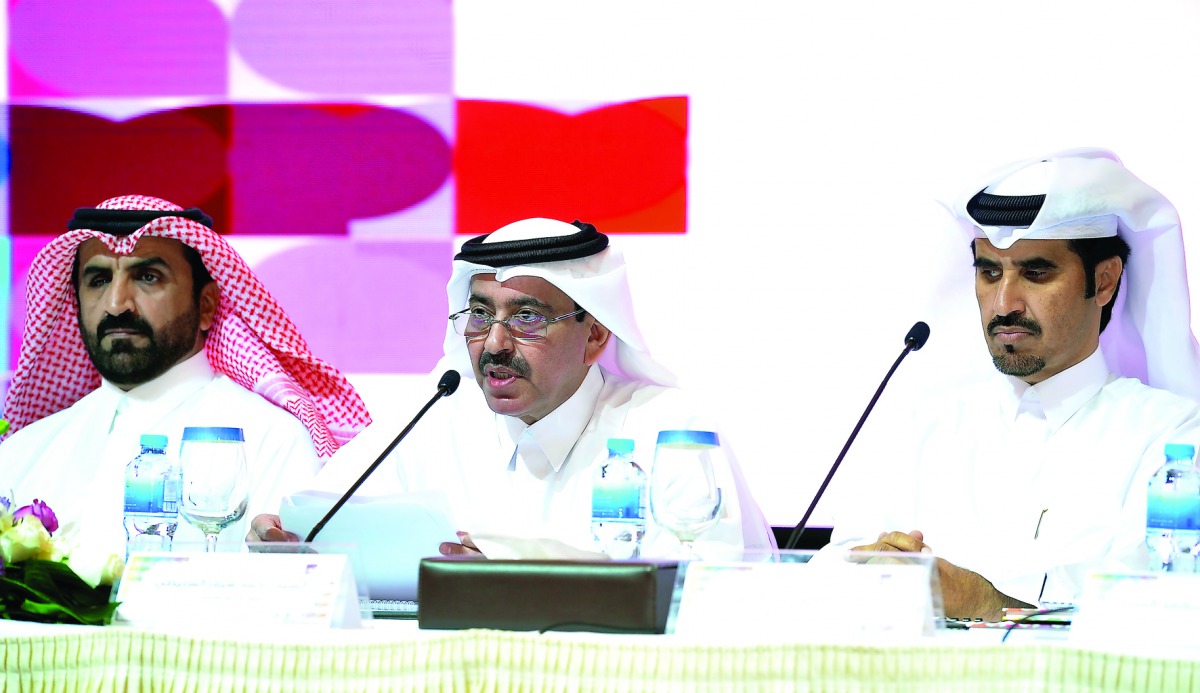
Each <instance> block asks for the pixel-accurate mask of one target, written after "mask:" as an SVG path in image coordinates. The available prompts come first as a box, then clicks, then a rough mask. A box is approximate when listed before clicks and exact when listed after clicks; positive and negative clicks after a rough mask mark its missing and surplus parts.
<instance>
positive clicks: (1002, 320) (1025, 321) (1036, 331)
mask: <svg viewBox="0 0 1200 693" xmlns="http://www.w3.org/2000/svg"><path fill="white" fill-rule="evenodd" d="M997 327H1020V328H1022V329H1025V330H1029V334H1031V335H1033V336H1034V337H1037V336H1039V335H1040V334H1042V326H1041V325H1039V324H1037V322H1035V321H1034V320H1031V319H1029V318H1026V317H1022V316H1020V315H1017V314H1016V313H1009V314H1008V315H997V316H996V317H994V318H992V319H991V321H990V322H988V325H987V333H988V334H994V330H995V329H996V328H997Z"/></svg>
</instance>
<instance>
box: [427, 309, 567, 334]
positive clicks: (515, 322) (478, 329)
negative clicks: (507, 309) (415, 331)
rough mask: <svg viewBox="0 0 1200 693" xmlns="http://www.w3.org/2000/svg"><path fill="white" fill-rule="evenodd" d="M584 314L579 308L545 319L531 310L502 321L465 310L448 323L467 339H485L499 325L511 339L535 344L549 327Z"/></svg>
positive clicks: (475, 310)
mask: <svg viewBox="0 0 1200 693" xmlns="http://www.w3.org/2000/svg"><path fill="white" fill-rule="evenodd" d="M584 312H586V311H585V310H584V309H583V308H580V309H579V310H573V311H571V312H570V313H566V314H565V315H560V316H558V317H557V318H547V317H546V316H544V315H540V314H538V313H535V312H533V311H531V310H522V311H520V312H518V313H515V314H513V315H510V316H508V317H507V318H506V319H504V320H497V319H496V316H494V315H492V314H491V313H489V312H487V311H486V310H483V309H482V308H467V309H465V310H460V311H458V312H457V313H455V314H454V315H451V316H450V323H451V324H453V325H454V331H455V332H457V333H458V334H461V335H462V336H464V337H466V338H467V339H479V338H480V337H486V336H487V335H488V333H489V332H491V331H492V325H495V324H496V323H500V324H501V325H504V326H505V327H507V328H508V333H509V334H511V335H512V338H513V339H521V340H524V341H527V342H536V341H537V340H539V339H545V337H546V330H547V328H549V327H550V325H553V324H554V323H556V322H558V321H559V320H566V319H567V318H573V317H575V316H576V315H579V314H580V313H584Z"/></svg>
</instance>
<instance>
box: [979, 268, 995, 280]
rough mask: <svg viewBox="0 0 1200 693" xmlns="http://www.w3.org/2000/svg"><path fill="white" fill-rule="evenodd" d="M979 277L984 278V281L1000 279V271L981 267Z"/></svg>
mask: <svg viewBox="0 0 1200 693" xmlns="http://www.w3.org/2000/svg"><path fill="white" fill-rule="evenodd" d="M979 276H981V277H983V278H984V279H992V280H995V279H999V278H1000V270H998V269H996V268H995V267H980V268H979Z"/></svg>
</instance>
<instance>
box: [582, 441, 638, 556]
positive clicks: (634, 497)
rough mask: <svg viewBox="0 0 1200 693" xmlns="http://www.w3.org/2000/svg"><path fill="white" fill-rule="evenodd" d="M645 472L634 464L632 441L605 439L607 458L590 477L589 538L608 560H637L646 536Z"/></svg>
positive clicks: (596, 467)
mask: <svg viewBox="0 0 1200 693" xmlns="http://www.w3.org/2000/svg"><path fill="white" fill-rule="evenodd" d="M646 488H647V487H646V472H644V471H643V470H642V468H641V467H639V466H638V464H637V462H634V461H633V441H632V440H629V439H626V438H609V439H608V456H607V457H606V458H605V459H604V460H602V461H601V462H600V463H599V464H597V465H596V466H595V471H594V473H593V476H592V538H593V539H594V540H595V542H596V548H597V549H599V550H600V551H602V552H604V553H606V554H608V555H609V557H611V558H637V557H638V556H639V555H641V550H642V537H643V536H645V535H646Z"/></svg>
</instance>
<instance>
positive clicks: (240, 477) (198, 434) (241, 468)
mask: <svg viewBox="0 0 1200 693" xmlns="http://www.w3.org/2000/svg"><path fill="white" fill-rule="evenodd" d="M242 440H243V438H242V429H240V428H221V427H190V428H185V429H183V446H182V447H181V448H180V451H179V464H180V467H181V468H182V471H183V494H182V498H181V499H180V502H179V514H181V515H183V517H184V519H186V520H187V521H188V522H190V523H192V525H194V526H195V527H196V528H197V529H199V530H200V531H202V532H204V550H205V551H216V550H217V535H219V534H220V533H221V530H222V529H225V528H226V527H228V526H229V525H231V524H233V523H235V522H237V521H238V520H240V519H242V516H243V515H245V514H246V502H247V500H248V499H249V492H250V473H249V470H248V469H247V467H246V453H245V451H244V449H243V446H242Z"/></svg>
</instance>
